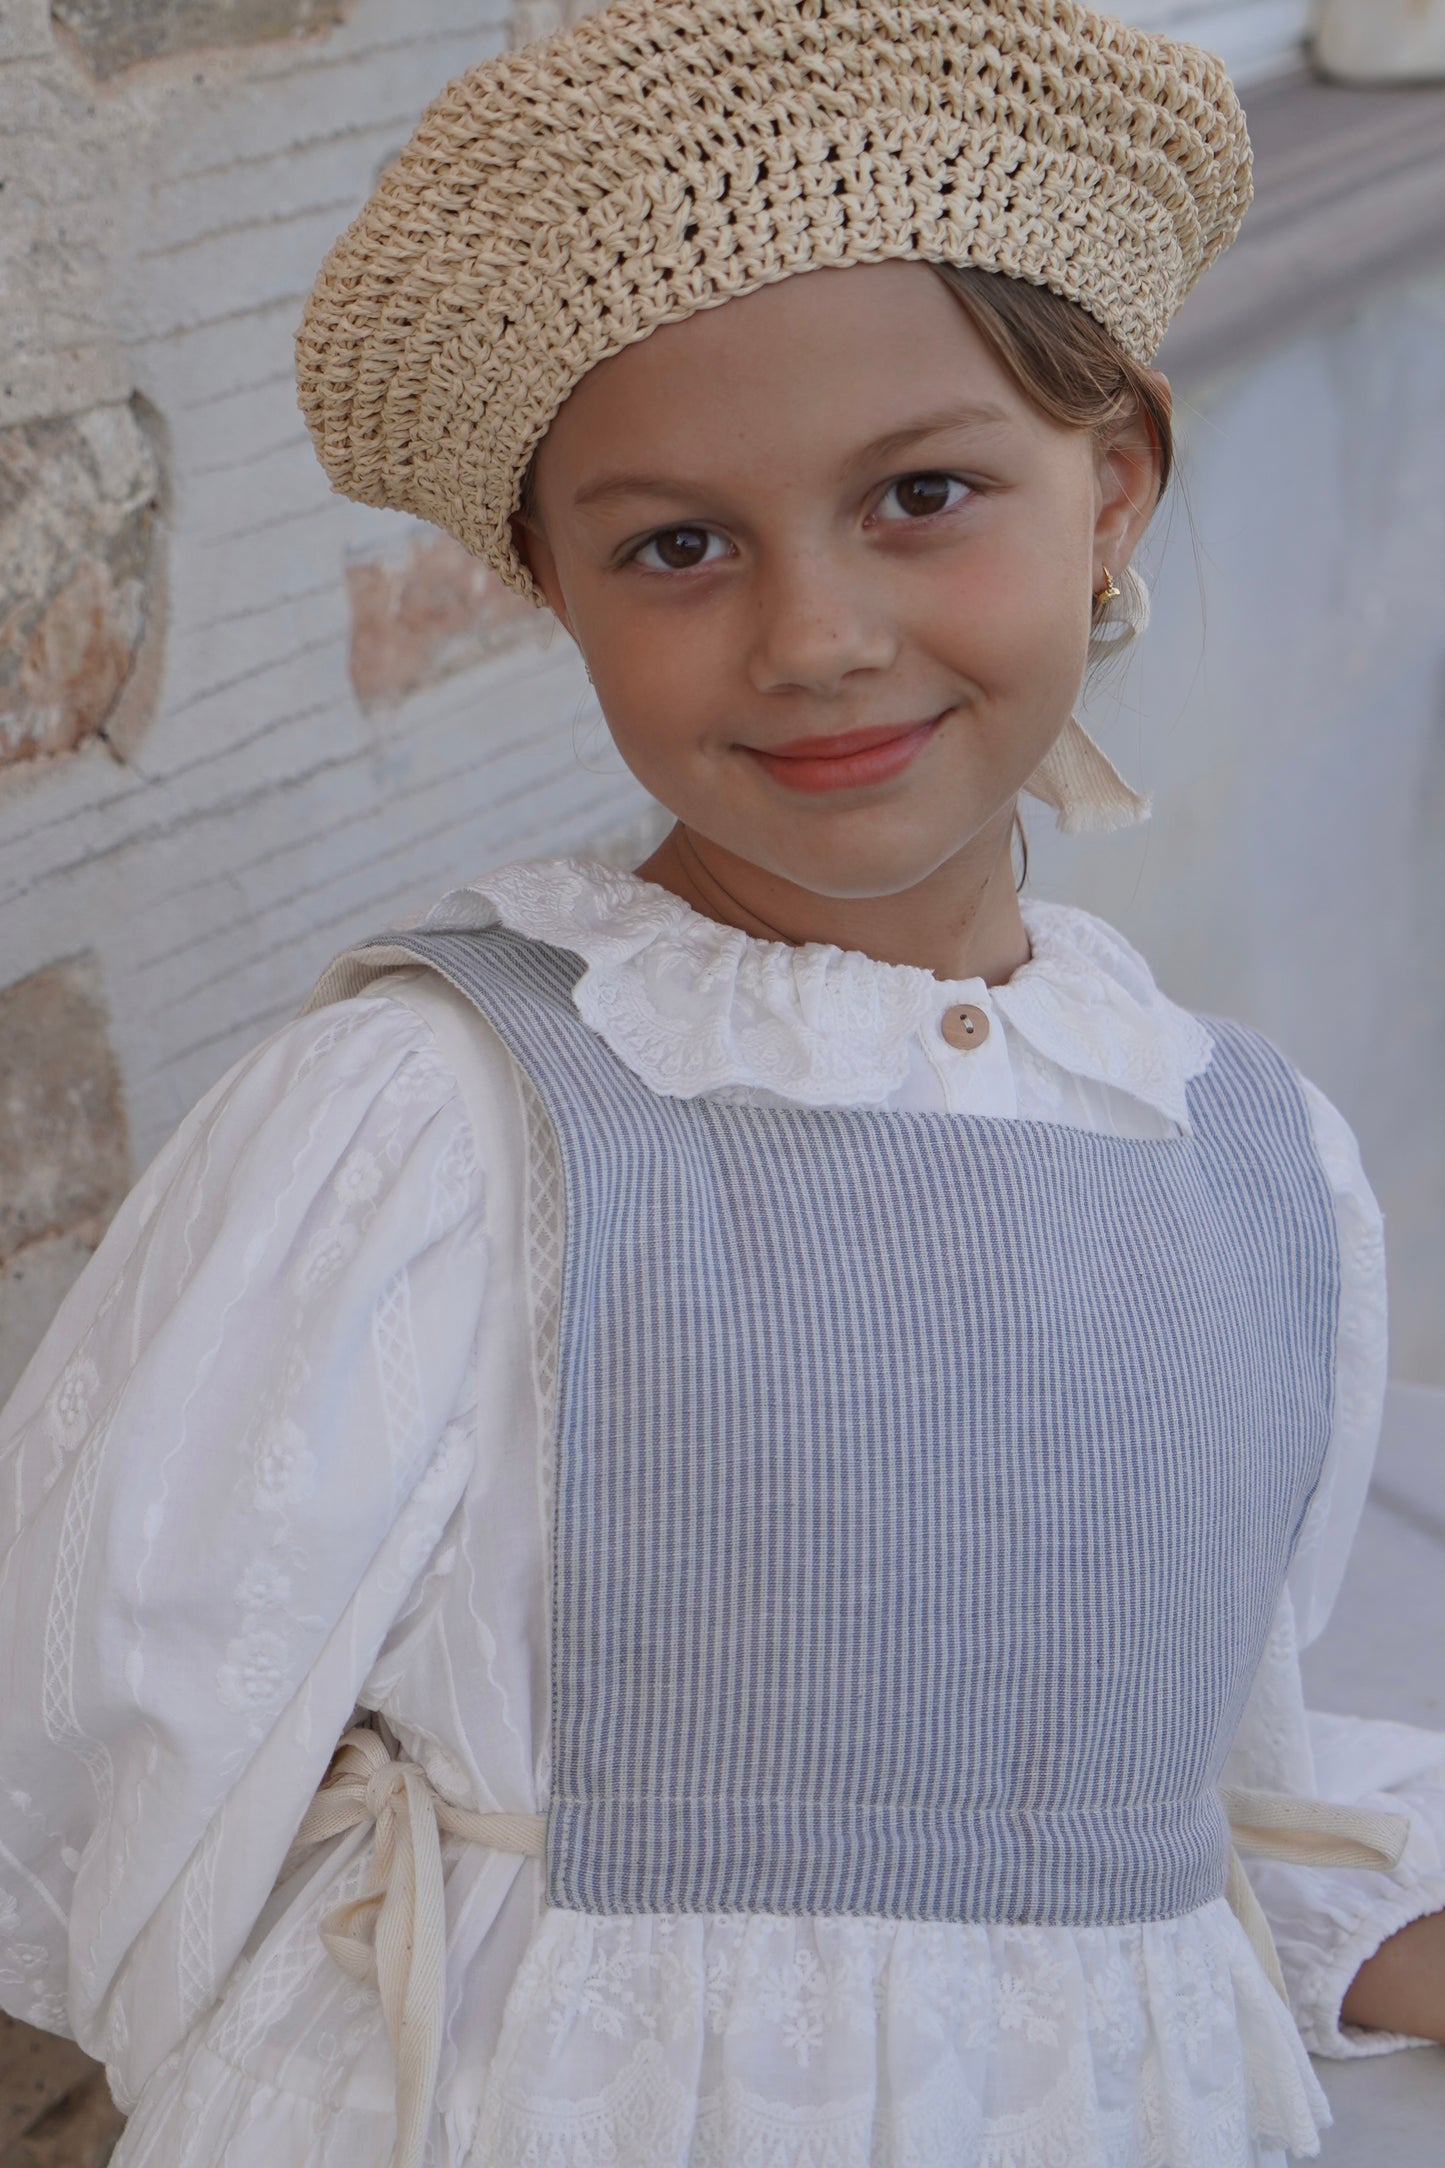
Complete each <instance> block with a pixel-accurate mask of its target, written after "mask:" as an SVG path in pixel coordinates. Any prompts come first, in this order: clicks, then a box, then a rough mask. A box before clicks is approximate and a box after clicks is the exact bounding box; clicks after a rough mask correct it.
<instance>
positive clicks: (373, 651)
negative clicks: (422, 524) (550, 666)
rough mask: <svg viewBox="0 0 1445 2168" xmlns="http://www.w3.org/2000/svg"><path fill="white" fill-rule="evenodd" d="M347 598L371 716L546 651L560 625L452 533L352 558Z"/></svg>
mask: <svg viewBox="0 0 1445 2168" xmlns="http://www.w3.org/2000/svg"><path fill="white" fill-rule="evenodd" d="M346 590H347V596H348V599H349V601H350V604H351V649H350V669H351V684H352V689H353V691H354V692H355V694H356V697H357V700H358V701H359V702H360V704H361V707H362V710H363V712H364V713H365V714H368V715H370V714H373V713H374V712H375V711H376V710H377V709H384V708H393V707H396V706H397V705H398V704H399V703H400V702H401V701H403V700H405V699H406V698H407V697H408V695H409V694H411V693H415V692H420V691H421V689H422V687H423V686H426V685H435V684H437V683H439V682H440V680H441V679H443V678H449V677H455V676H456V675H457V674H458V672H460V671H462V670H470V669H472V668H474V667H475V665H476V664H478V663H482V662H490V661H491V660H492V659H493V657H494V656H497V655H502V654H506V653H507V652H508V651H509V650H511V649H514V648H518V647H529V646H533V645H539V644H541V643H543V642H544V641H545V640H546V638H547V637H548V634H549V632H550V630H551V628H552V626H553V624H554V620H553V619H552V617H551V615H550V613H549V612H547V611H545V610H539V609H537V608H536V607H535V605H534V604H532V603H530V602H528V601H526V600H525V598H524V597H522V596H520V595H514V594H513V593H512V591H511V589H510V588H509V587H504V586H503V584H502V582H501V581H500V580H499V579H498V578H497V575H496V573H495V572H493V571H492V569H491V567H490V566H489V565H485V564H483V563H482V561H481V559H480V558H478V557H473V556H472V555H471V553H470V551H468V550H465V549H463V547H462V545H461V543H460V542H458V541H456V540H454V539H453V537H452V536H451V535H449V534H442V533H440V532H439V531H437V532H433V531H431V530H429V529H421V530H419V531H418V532H417V533H416V534H415V535H414V536H413V538H412V539H411V541H410V542H409V543H407V544H406V545H405V546H404V547H403V548H402V549H401V550H399V551H393V552H390V553H388V554H386V555H383V556H357V557H353V558H352V560H351V562H350V563H349V564H348V565H347V567H346Z"/></svg>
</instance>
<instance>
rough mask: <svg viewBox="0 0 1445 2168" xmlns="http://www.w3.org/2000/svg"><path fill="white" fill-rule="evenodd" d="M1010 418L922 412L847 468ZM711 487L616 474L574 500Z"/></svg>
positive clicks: (977, 410)
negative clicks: (953, 431) (928, 439)
mask: <svg viewBox="0 0 1445 2168" xmlns="http://www.w3.org/2000/svg"><path fill="white" fill-rule="evenodd" d="M1008 418H1009V417H1008V415H1007V414H1006V413H1005V412H1004V410H1003V408H1002V407H997V406H962V407H949V408H948V409H947V410H946V411H944V412H942V413H938V414H925V415H921V416H920V417H919V419H918V420H917V421H912V422H908V423H906V424H905V425H904V426H903V428H901V429H890V430H888V431H887V432H886V434H885V435H883V436H881V437H874V438H873V439H872V440H871V442H870V443H867V444H864V445H862V446H860V448H859V449H858V451H856V452H855V453H854V454H853V456H852V458H851V459H850V460H849V461H848V463H847V464H848V468H849V469H850V470H851V469H852V468H854V467H868V466H872V465H874V464H875V463H876V462H877V461H878V460H880V459H890V458H892V457H893V455H894V454H895V453H896V452H901V451H903V450H905V449H906V448H907V446H908V445H910V444H917V443H919V442H921V441H922V440H923V439H924V438H925V437H937V436H942V435H943V434H944V432H945V431H946V430H950V429H991V428H997V426H998V425H999V423H1000V422H1006V421H1007V420H1008ZM712 486H714V485H709V484H707V483H703V482H690V481H687V480H685V479H684V478H683V477H682V476H680V475H675V474H674V475H653V474H613V475H608V476H607V477H606V478H605V479H604V480H602V481H599V482H592V483H589V485H588V486H587V488H586V489H579V490H578V492H577V494H576V496H575V497H574V498H573V499H572V503H573V506H574V508H576V509H579V510H580V508H581V507H582V506H583V505H587V504H605V503H609V502H611V501H612V500H613V499H614V498H617V497H666V498H672V499H674V500H676V501H679V502H680V501H682V500H683V499H687V500H688V501H689V502H694V503H695V502H696V501H697V499H698V498H700V497H705V496H707V495H708V494H709V493H710V489H711V487H712Z"/></svg>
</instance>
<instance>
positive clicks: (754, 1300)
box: [353, 928, 1338, 1925]
mask: <svg viewBox="0 0 1445 2168" xmlns="http://www.w3.org/2000/svg"><path fill="white" fill-rule="evenodd" d="M367 946H368V947H371V948H374V949H384V950H385V952H386V962H387V963H392V962H398V963H399V962H404V961H406V960H407V959H408V958H410V959H412V960H414V961H416V962H422V963H425V964H426V965H428V966H430V967H431V968H432V969H434V970H436V971H439V972H441V973H442V974H443V975H444V976H445V977H446V978H447V979H449V980H450V981H451V982H452V983H453V985H454V986H455V987H456V988H457V989H458V990H459V991H461V992H462V993H464V994H465V995H466V996H467V997H468V998H469V999H470V1000H471V1001H472V1002H473V1003H474V1004H475V1005H476V1007H477V1008H478V1009H479V1010H480V1011H481V1012H482V1013H483V1014H484V1015H485V1016H486V1017H487V1018H488V1019H489V1021H490V1022H491V1024H492V1025H493V1026H494V1027H495V1029H496V1030H497V1032H498V1033H499V1034H500V1035H501V1037H502V1039H503V1041H504V1042H505V1044H506V1045H507V1046H508V1048H509V1049H510V1051H511V1053H512V1055H513V1056H514V1058H515V1059H516V1061H517V1062H518V1063H519V1064H520V1066H521V1068H522V1069H523V1070H524V1071H525V1072H526V1074H527V1075H528V1076H529V1077H530V1079H531V1080H532V1082H533V1084H534V1085H535V1087H536V1089H537V1091H538V1093H539V1094H540V1096H541V1099H542V1101H543V1103H544V1105H545V1107H546V1110H547V1113H548V1115H549V1117H550V1119H551V1122H552V1124H553V1125H554V1127H555V1131H556V1136H557V1141H558V1146H559V1150H560V1154H561V1160H562V1165H563V1168H564V1172H565V1184H566V1242H565V1259H564V1268H563V1292H562V1313H561V1324H560V1372H559V1386H558V1398H557V1417H556V1423H557V1434H556V1440H555V1466H556V1482H555V1492H554V1524H553V1545H552V1558H553V1638H552V1663H553V1676H552V1743H553V1754H552V1770H553V1791H552V1797H551V1800H550V1802H549V1805H548V1813H547V1823H546V1842H545V1872H546V1893H547V1898H548V1901H549V1902H550V1903H552V1904H554V1905H560V1906H565V1907H570V1908H573V1909H580V1910H584V1911H591V1912H601V1913H638V1912H652V1911H679V1910H682V1911H727V1910H737V1911H747V1912H770V1913H808V1914H816V1913H855V1914H873V1915H881V1916H886V1917H891V1918H909V1919H918V1920H954V1921H962V1920H973V1921H1031V1922H1037V1923H1045V1924H1069V1925H1088V1924H1103V1923H1119V1922H1124V1921H1138V1920H1149V1919H1161V1918H1168V1917H1172V1916H1175V1915H1178V1914H1180V1913H1183V1912H1186V1911H1190V1910H1193V1909H1195V1908H1197V1907H1199V1906H1201V1905H1203V1904H1206V1903H1208V1902H1209V1901H1210V1900H1212V1899H1214V1898H1217V1897H1218V1896H1220V1895H1221V1893H1222V1892H1223V1890H1224V1887H1225V1878H1226V1868H1227V1863H1228V1858H1229V1835H1228V1829H1227V1825H1226V1821H1225V1816H1224V1812H1223V1808H1222V1806H1221V1803H1220V1799H1219V1795H1218V1791H1217V1786H1218V1783H1219V1778H1220V1772H1221V1769H1222V1765H1223V1762H1224V1757H1225V1755H1226V1753H1227V1751H1228V1748H1229V1744H1230V1742H1231V1739H1232V1737H1233V1733H1234V1730H1235V1727H1236V1724H1237V1722H1238V1718H1239V1715H1240V1712H1241V1710H1242V1708H1243V1704H1244V1701H1245V1698H1246V1696H1247V1694H1248V1692H1249V1688H1250V1684H1251V1681H1252V1679H1253V1677H1254V1673H1255V1670H1256V1667H1257V1665H1258V1662H1259V1659H1260V1656H1261V1653H1262V1650H1263V1647H1264V1642H1265V1638H1266V1635H1267V1633H1268V1630H1269V1626H1270V1622H1271V1619H1272V1617H1273V1614H1274V1610H1275V1606H1276V1603H1277V1599H1278V1597H1279V1594H1280V1591H1281V1587H1282V1585H1283V1580H1284V1575H1285V1571H1286V1568H1287V1565H1288V1562H1289V1558H1290V1554H1291V1550H1292V1547H1293V1544H1294V1542H1295V1538H1296V1536H1297V1534H1298V1531H1299V1528H1300V1524H1301V1520H1302V1517H1303V1515H1304V1512H1305V1509H1306V1506H1307V1505H1308V1502H1309V1499H1310V1497H1311V1495H1312V1493H1313V1490H1314V1487H1315V1485H1316V1483H1317V1481H1318V1479H1319V1475H1320V1471H1321V1466H1322V1461H1323V1456H1324V1453H1325V1448H1326V1443H1327V1440H1328V1437H1329V1431H1330V1421H1331V1412H1332V1398H1333V1377H1334V1335H1335V1329H1336V1306H1337V1296H1338V1259H1337V1252H1336V1237H1335V1227H1334V1217H1333V1208H1332V1201H1331V1196H1330V1192H1329V1189H1328V1185H1327V1183H1326V1180H1325V1176H1324V1173H1323V1171H1322V1169H1321V1167H1320V1165H1319V1162H1318V1158H1317V1155H1316V1153H1315V1150H1314V1146H1313V1143H1312V1140H1311V1135H1310V1129H1309V1122H1308V1116H1307V1110H1306V1107H1305V1104H1304V1099H1303V1096H1302V1093H1301V1090H1300V1087H1299V1084H1298V1082H1297V1080H1296V1077H1295V1075H1294V1072H1293V1071H1292V1069H1291V1068H1290V1066H1289V1064H1288V1063H1287V1062H1286V1060H1285V1059H1284V1058H1283V1056H1282V1055H1281V1054H1279V1053H1278V1052H1277V1051H1276V1050H1275V1049H1274V1048H1273V1047H1272V1046H1271V1045H1270V1044H1269V1042H1268V1041H1267V1040H1265V1039H1263V1038H1262V1037H1261V1036H1260V1035H1259V1034H1257V1033H1256V1032H1254V1031H1252V1030H1250V1029H1248V1028H1246V1027H1245V1026H1243V1025H1240V1024H1236V1023H1228V1022H1223V1021H1218V1020H1214V1019H1210V1020H1209V1021H1210V1028H1211V1031H1212V1033H1213V1036H1214V1040H1215V1046H1214V1053H1213V1057H1212V1059H1211V1061H1210V1064H1209V1066H1208V1068H1207V1069H1206V1070H1205V1071H1204V1073H1203V1074H1202V1075H1200V1076H1197V1077H1195V1078H1194V1079H1193V1080H1192V1082H1191V1083H1190V1086H1189V1105H1190V1114H1191V1133H1190V1134H1188V1135H1182V1136H1177V1137H1170V1138H1168V1139H1163V1140H1158V1141H1154V1140H1140V1139H1129V1138H1116V1137H1110V1136H1103V1135H1096V1134H1093V1133H1090V1132H1086V1131H1083V1130H1079V1129H1077V1128H1073V1127H1070V1126H1067V1125H1064V1124H1055V1123H1049V1122H1036V1121H1015V1120H1001V1119H992V1118H982V1117H976V1116H958V1115H948V1114H917V1113H892V1112H886V1111H879V1110H873V1109H854V1108H838V1109H822V1110H817V1109H802V1108H793V1107H781V1108H772V1107H768V1108H762V1107H756V1106H748V1105H741V1104H734V1103H731V1102H727V1101H723V1100H719V1099H715V1098H708V1097H699V1098H691V1099H682V1098H668V1097H664V1096H662V1095H660V1094H658V1093H657V1092H655V1091H653V1090H652V1089H651V1088H650V1087H649V1086H647V1085H645V1084H644V1083H642V1082H641V1080H640V1079H639V1078H638V1077H636V1076H635V1075H634V1074H633V1073H632V1071H631V1070H630V1069H628V1068H627V1067H626V1065H625V1064H624V1063H623V1062H622V1061H621V1060H619V1058H618V1057H617V1056H616V1055H614V1054H613V1053H612V1052H611V1050H610V1049H609V1048H608V1047H607V1046H606V1045H605V1044H604V1043H603V1041H602V1040H601V1039H600V1038H599V1037H598V1036H597V1035H596V1034H595V1033H594V1032H593V1031H592V1029H591V1028H590V1027H589V1026H588V1025H587V1024H585V1023H584V1022H583V1021H582V1019H581V1017H580V1016H579V1015H578V1013H577V1011H576V1008H575V1007H574V1005H573V1002H572V1000H571V989H572V987H573V985H574V984H575V982H576V980H577V978H578V977H579V975H580V971H581V965H580V962H579V960H578V959H577V958H576V957H575V956H573V955H571V954H569V953H565V952H563V951H561V950H559V949H555V948H552V947H549V946H547V945H546V944H544V943H541V942H538V941H535V940H532V939H529V938H527V937H524V936H522V935H520V934H517V933H515V932H511V931H507V930H505V929H502V928H493V929H489V930H487V931H484V932H465V933H447V932H427V931H420V932H408V933H400V934H389V935H386V936H383V937H382V938H381V941H380V942H378V943H376V944H368V945H367ZM353 953H354V954H355V956H356V957H357V959H358V961H359V962H361V963H365V962H366V960H367V947H363V948H362V949H361V950H359V951H355V952H353ZM381 960H382V959H381V957H380V956H378V957H377V961H378V963H380V962H381Z"/></svg>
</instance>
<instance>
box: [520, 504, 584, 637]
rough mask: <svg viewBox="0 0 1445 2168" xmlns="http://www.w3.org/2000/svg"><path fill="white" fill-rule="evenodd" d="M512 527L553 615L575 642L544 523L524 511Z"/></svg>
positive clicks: (524, 558)
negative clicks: (526, 515)
mask: <svg viewBox="0 0 1445 2168" xmlns="http://www.w3.org/2000/svg"><path fill="white" fill-rule="evenodd" d="M511 525H512V546H513V548H514V549H515V550H516V552H517V555H518V556H519V557H520V558H521V560H522V562H523V564H524V565H525V566H526V567H527V570H528V571H529V572H530V573H531V575H532V577H533V579H534V580H535V581H536V583H537V586H538V588H539V589H540V590H541V593H542V596H543V599H544V600H545V602H546V604H547V607H548V609H549V610H550V611H551V612H552V615H553V616H554V617H555V618H556V619H557V621H558V623H559V624H560V625H562V626H563V628H564V629H565V630H566V631H567V632H568V633H571V636H572V638H573V639H574V640H575V639H576V637H577V635H576V633H575V632H572V624H571V620H570V619H569V617H568V615H567V604H566V601H565V600H564V598H563V594H562V582H561V581H560V580H559V579H558V577H557V560H556V558H555V557H554V556H553V555H552V546H551V544H550V543H549V542H548V540H547V537H546V535H545V533H544V532H543V530H542V527H541V524H540V522H539V521H537V520H535V519H527V518H525V517H524V516H523V514H522V513H520V512H514V513H513V515H512V522H511Z"/></svg>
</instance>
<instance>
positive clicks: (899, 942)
mask: <svg viewBox="0 0 1445 2168" xmlns="http://www.w3.org/2000/svg"><path fill="white" fill-rule="evenodd" d="M995 831H996V832H995ZM1012 832H1013V831H1012V809H1009V814H1008V818H1007V820H1002V822H1001V824H1000V823H990V827H989V830H988V831H987V832H986V833H984V834H980V835H979V836H977V837H975V838H974V839H973V842H972V843H971V844H970V845H969V846H968V847H967V848H966V849H965V850H963V851H960V852H959V853H958V854H957V855H956V856H955V857H954V858H951V859H949V860H947V861H946V862H945V863H944V864H943V865H942V866H940V867H939V868H938V869H937V870H936V871H935V872H934V873H932V874H930V875H928V876H927V877H926V878H925V879H924V880H922V881H920V882H918V883H916V884H915V885H914V886H913V887H911V888H908V889H904V890H902V891H901V892H900V893H899V894H897V895H892V896H846V897H838V896H821V895H818V894H817V893H815V891H813V890H812V889H808V888H801V887H799V886H798V885H797V884H796V883H794V882H792V881H788V880H785V879H783V877H782V876H781V875H779V874H774V873H769V872H768V871H767V870H766V869H765V868H763V867H761V866H755V865H753V864H751V863H750V862H749V861H748V860H747V859H745V858H738V857H736V856H735V855H734V854H733V853H732V852H731V851H727V850H724V849H723V848H722V847H721V845H719V844H716V843H713V842H711V841H709V840H708V839H707V838H705V837H700V836H698V835H696V834H695V833H694V832H693V831H692V830H691V829H689V828H686V827H684V825H683V824H682V823H681V822H679V823H678V824H677V825H676V827H674V828H673V829H672V830H671V831H670V832H669V834H668V835H667V836H666V837H664V839H663V841H662V843H661V844H660V845H659V846H658V848H657V849H656V850H655V851H654V852H653V854H652V856H651V857H650V858H648V859H646V860H645V861H644V862H643V864H642V865H640V866H638V867H637V869H636V871H637V876H638V878H639V879H640V880H644V881H654V882H656V883H657V885H658V887H659V888H666V889H668V890H670V892H671V893H672V894H673V895H674V896H679V897H681V899H682V901H683V902H684V903H686V904H690V905H691V907H692V909H693V910H694V911H697V912H700V913H701V915H702V916H703V917H704V918H711V919H715V920H716V921H717V922H718V924H719V925H723V926H736V927H737V928H738V929H739V930H740V931H741V932H743V933H746V934H751V935H753V936H754V938H755V939H758V940H762V941H781V942H784V943H786V944H788V945H789V946H792V947H797V946H799V945H800V944H801V943H803V942H805V941H821V942H827V943H829V944H830V945H831V946H833V947H835V948H842V949H861V950H862V951H863V953H864V954H865V955H868V956H873V957H875V958H876V959H877V960H878V962H879V963H887V964H911V965H913V966H914V967H915V968H917V969H920V970H924V971H929V972H932V974H933V976H934V977H935V978H938V979H972V978H980V979H982V980H983V981H984V983H985V984H986V985H989V986H1001V985H1003V984H1004V982H1005V981H1006V980H1008V979H1010V978H1012V976H1013V974H1014V972H1015V971H1017V970H1018V969H1019V968H1020V967H1021V966H1022V965H1023V964H1026V963H1027V962H1028V960H1029V954H1030V951H1029V939H1028V934H1027V933H1026V931H1025V929H1024V922H1023V918H1022V915H1021V914H1020V911H1019V903H1018V895H1017V893H1016V891H1015V888H1014V880H1013V867H1012V864H1011V861H1010V853H1009V847H1008V846H1009V841H1010V838H1011V836H1012Z"/></svg>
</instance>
